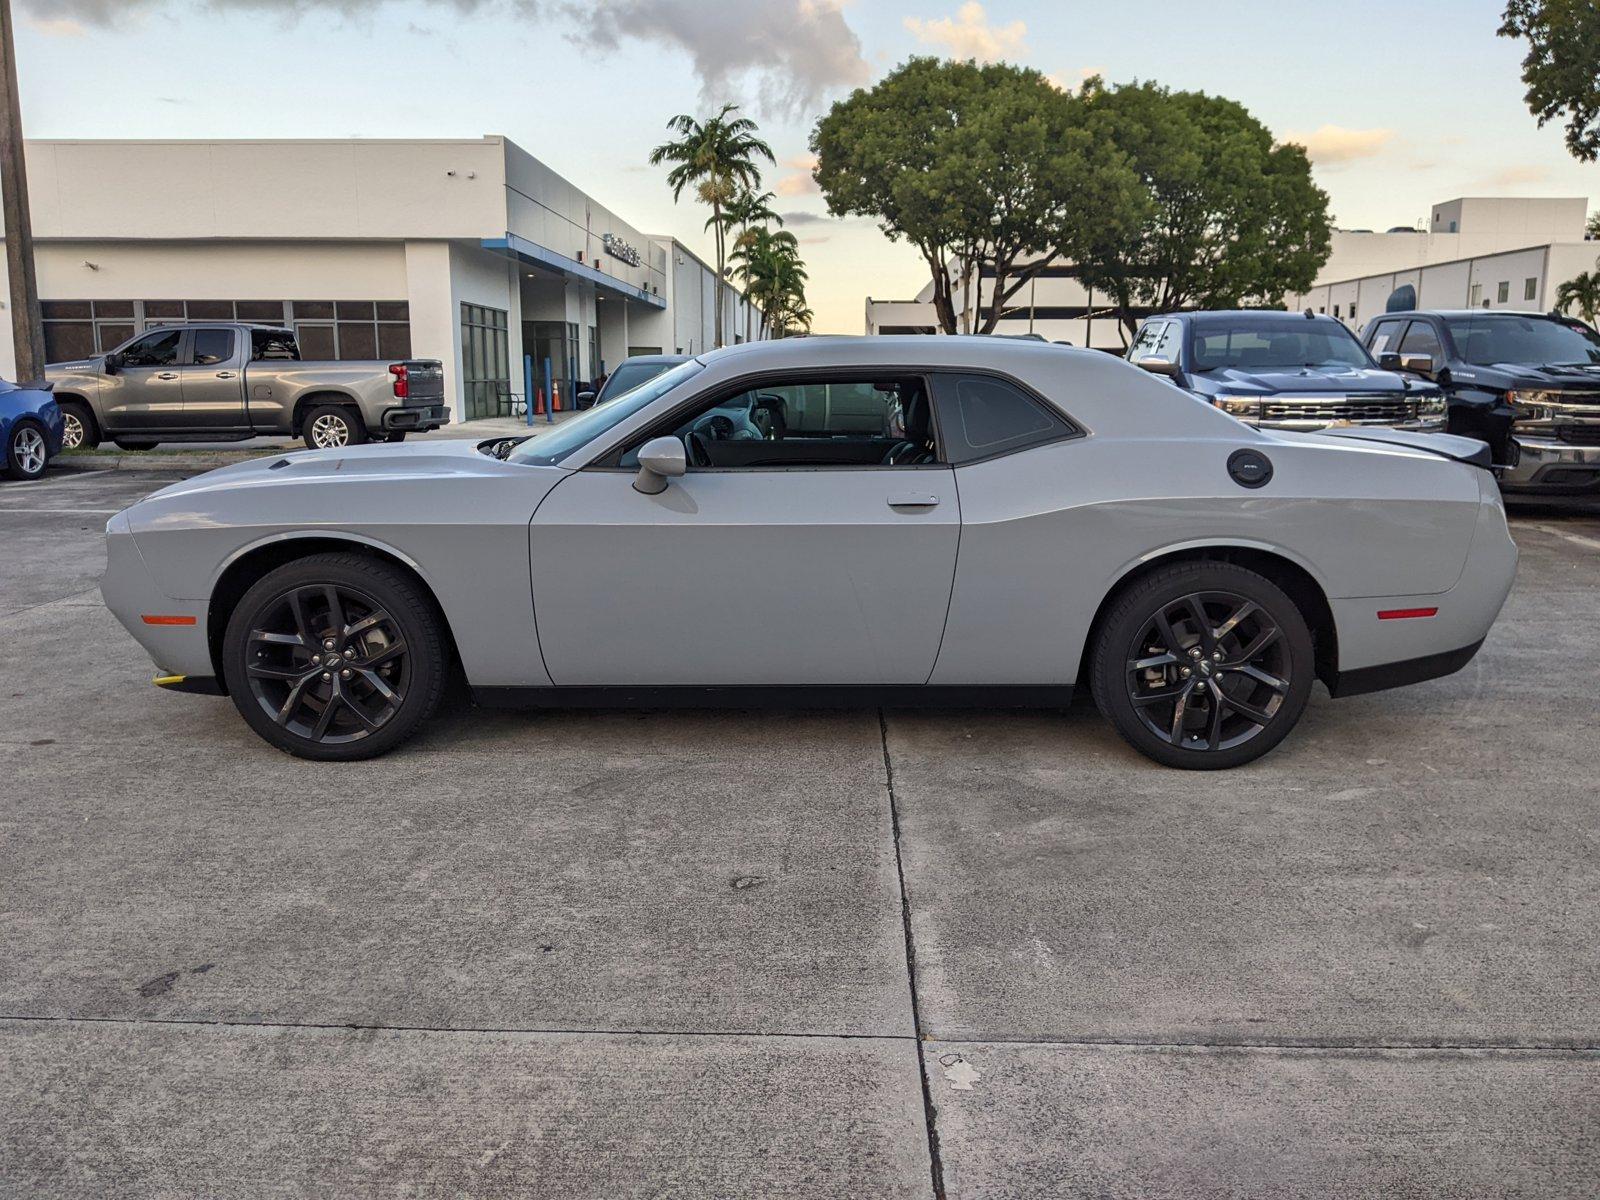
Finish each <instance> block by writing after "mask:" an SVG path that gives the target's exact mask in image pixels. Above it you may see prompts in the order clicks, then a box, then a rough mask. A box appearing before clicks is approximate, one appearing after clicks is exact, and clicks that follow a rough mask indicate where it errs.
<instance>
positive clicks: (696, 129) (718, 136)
mask: <svg viewBox="0 0 1600 1200" xmlns="http://www.w3.org/2000/svg"><path fill="white" fill-rule="evenodd" d="M738 111H739V106H738V105H737V104H724V105H723V106H722V111H721V112H719V113H718V114H717V115H716V116H714V117H711V118H710V119H708V120H707V121H705V122H704V123H702V122H700V121H696V120H695V119H694V118H693V117H691V116H690V115H689V114H688V113H679V114H678V115H677V116H675V117H673V118H672V120H670V121H668V122H667V128H668V129H670V130H672V131H673V132H674V133H676V134H677V135H678V140H677V141H675V142H663V143H662V144H661V145H659V146H657V147H656V148H655V149H654V150H652V151H651V152H650V163H651V165H652V166H660V165H661V164H662V163H664V162H670V163H673V164H674V166H673V168H672V170H671V171H670V172H668V174H667V182H668V183H669V184H671V185H672V198H673V200H677V199H679V198H680V197H681V196H682V195H683V189H684V188H686V187H688V186H690V185H691V184H692V185H694V189H695V194H696V195H697V196H699V198H700V200H701V202H702V203H704V204H709V205H710V206H711V220H710V221H708V222H707V223H706V224H707V225H708V226H709V227H710V228H712V229H714V230H715V231H716V238H717V290H716V297H717V319H716V343H717V346H719V347H720V346H721V345H722V294H723V293H722V289H723V288H724V287H725V286H726V284H725V282H724V272H725V271H726V269H727V232H728V229H727V224H726V223H725V222H724V220H723V215H722V214H723V210H724V209H726V208H727V207H728V205H729V203H731V202H732V201H733V200H735V198H736V197H737V196H738V195H739V193H740V192H741V191H754V190H755V189H756V188H757V187H759V186H760V185H761V170H760V168H759V167H757V166H756V161H755V160H756V159H757V158H765V159H766V160H767V161H768V162H769V163H775V162H777V159H775V158H774V157H773V156H772V147H771V146H768V145H767V144H766V142H764V141H762V140H761V139H760V138H758V137H757V136H756V123H755V122H754V121H752V120H750V119H749V118H748V117H736V116H733V114H734V113H737V112H738Z"/></svg>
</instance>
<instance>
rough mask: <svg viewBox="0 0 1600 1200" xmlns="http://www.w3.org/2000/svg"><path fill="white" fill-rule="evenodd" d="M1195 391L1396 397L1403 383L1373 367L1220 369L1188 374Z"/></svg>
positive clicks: (1213, 393) (1234, 393) (1393, 373)
mask: <svg viewBox="0 0 1600 1200" xmlns="http://www.w3.org/2000/svg"><path fill="white" fill-rule="evenodd" d="M1189 378H1190V379H1191V380H1192V381H1193V383H1194V386H1195V390H1197V391H1202V392H1205V393H1206V394H1207V395H1217V394H1219V393H1223V392H1226V393H1228V394H1229V395H1252V394H1256V393H1259V394H1261V395H1264V396H1265V395H1282V394H1284V393H1290V394H1292V393H1294V392H1340V393H1345V394H1351V393H1357V394H1368V393H1378V394H1396V395H1398V394H1399V393H1402V392H1404V391H1405V390H1406V381H1405V380H1404V379H1402V378H1401V377H1400V376H1399V375H1397V374H1396V373H1395V372H1393V371H1381V370H1378V369H1377V368H1375V367H1296V368H1290V369H1276V368H1274V369H1262V370H1255V371H1251V370H1246V369H1245V368H1243V367H1223V368H1222V369H1220V370H1216V371H1207V372H1206V373H1205V374H1203V375H1190V376H1189Z"/></svg>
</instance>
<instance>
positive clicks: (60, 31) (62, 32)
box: [22, 12, 87, 37]
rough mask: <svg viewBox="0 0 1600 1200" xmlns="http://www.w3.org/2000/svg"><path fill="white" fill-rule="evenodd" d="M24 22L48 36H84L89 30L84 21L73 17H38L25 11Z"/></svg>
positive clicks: (37, 31)
mask: <svg viewBox="0 0 1600 1200" xmlns="http://www.w3.org/2000/svg"><path fill="white" fill-rule="evenodd" d="M22 23H23V24H24V25H26V26H27V27H28V28H29V29H31V30H33V31H34V32H35V33H42V34H44V35H45V36H46V37H82V36H83V35H84V34H85V33H86V32H87V30H86V29H85V28H84V26H83V22H82V21H79V20H76V19H74V18H72V17H36V16H34V15H32V14H31V13H27V12H24V13H23V14H22Z"/></svg>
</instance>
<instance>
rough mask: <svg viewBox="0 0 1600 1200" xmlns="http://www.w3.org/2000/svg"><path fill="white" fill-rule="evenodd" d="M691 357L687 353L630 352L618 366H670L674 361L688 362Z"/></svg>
mask: <svg viewBox="0 0 1600 1200" xmlns="http://www.w3.org/2000/svg"><path fill="white" fill-rule="evenodd" d="M689 357H690V356H689V355H687V354H630V355H628V357H627V358H625V359H623V360H622V361H621V362H619V363H618V364H617V366H618V367H621V366H625V365H627V364H628V363H666V364H667V365H669V366H670V365H672V364H673V363H683V362H688V361H689ZM612 369H613V370H615V369H616V368H615V367H613V368H612Z"/></svg>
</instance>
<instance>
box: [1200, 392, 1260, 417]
mask: <svg viewBox="0 0 1600 1200" xmlns="http://www.w3.org/2000/svg"><path fill="white" fill-rule="evenodd" d="M1211 403H1213V404H1215V405H1216V406H1217V407H1218V408H1220V409H1221V410H1222V411H1223V412H1225V413H1227V414H1228V415H1229V416H1230V417H1259V416H1260V415H1261V397H1260V396H1217V397H1215V398H1213V399H1212V401H1211Z"/></svg>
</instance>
